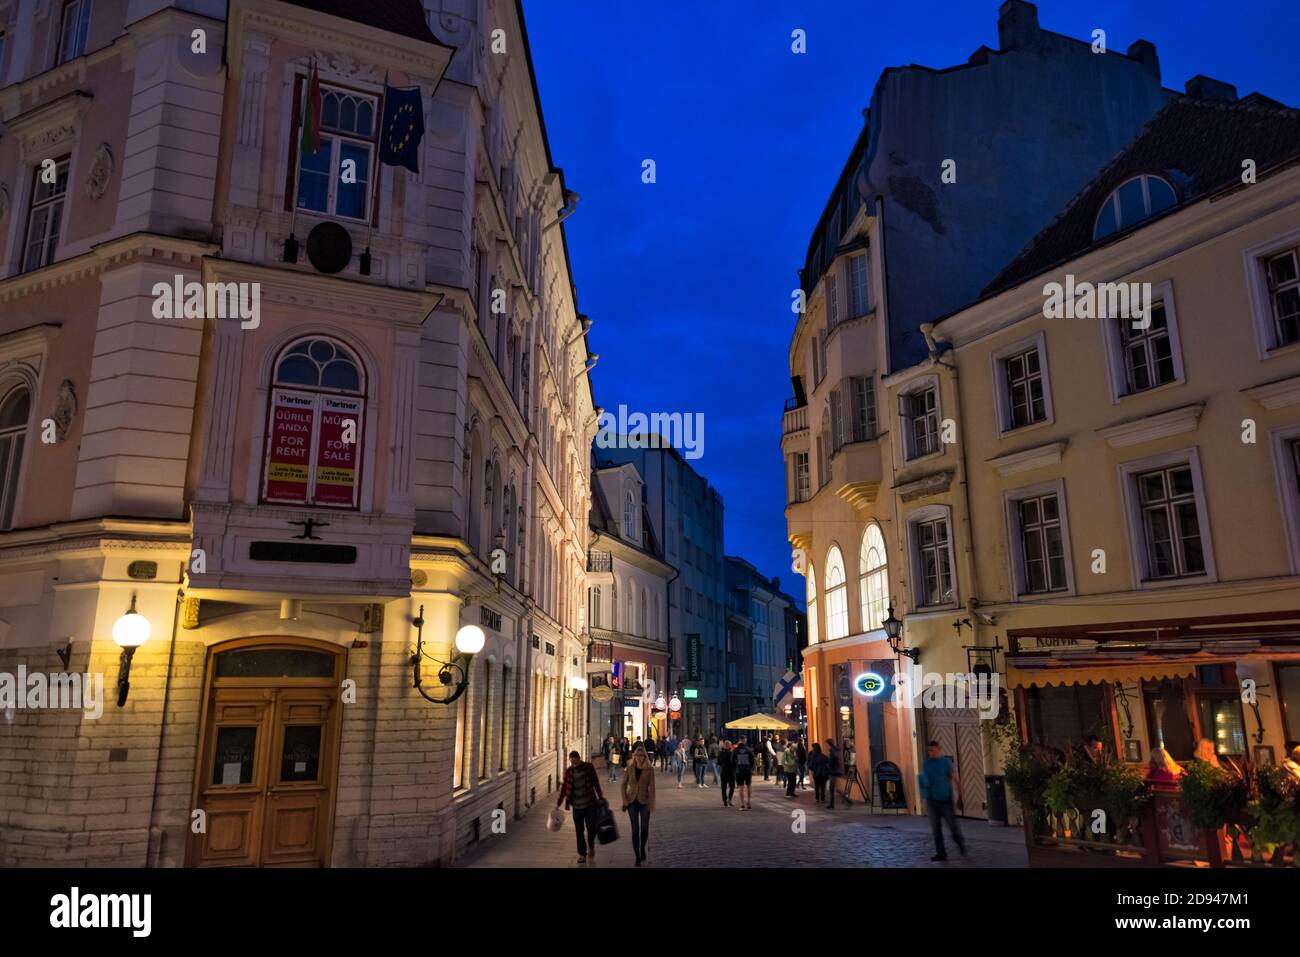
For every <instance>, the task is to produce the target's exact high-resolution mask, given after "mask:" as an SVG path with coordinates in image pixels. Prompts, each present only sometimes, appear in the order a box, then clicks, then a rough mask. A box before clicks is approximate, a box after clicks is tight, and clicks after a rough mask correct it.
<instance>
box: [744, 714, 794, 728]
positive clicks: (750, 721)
mask: <svg viewBox="0 0 1300 957" xmlns="http://www.w3.org/2000/svg"><path fill="white" fill-rule="evenodd" d="M726 727H727V728H729V729H730V730H732V731H798V730H799V728H800V725H799V723H798V722H797V721H787V720H786V719H785V718H778V717H777V716H776V715H774V714H751V715H750V716H749V717H748V718H737V719H736V720H735V721H728V722H727V724H726Z"/></svg>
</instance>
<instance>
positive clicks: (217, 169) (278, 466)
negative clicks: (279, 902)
mask: <svg viewBox="0 0 1300 957" xmlns="http://www.w3.org/2000/svg"><path fill="white" fill-rule="evenodd" d="M0 18H7V21H8V22H7V24H4V22H3V19H0V25H5V26H7V29H6V35H7V37H8V38H9V39H10V40H12V39H13V38H15V37H18V36H21V37H24V38H26V40H27V41H28V42H25V43H21V44H20V43H15V42H10V43H7V44H6V45H5V51H4V54H3V59H0V77H3V81H0V416H2V418H0V422H2V423H3V424H2V425H0V479H2V480H3V489H2V490H0V496H2V497H0V503H3V508H2V510H0V672H4V673H9V674H16V673H17V671H18V669H19V668H25V669H26V670H27V671H28V672H40V673H45V674H49V675H54V676H59V675H62V674H65V673H89V674H91V675H95V674H101V675H102V676H103V678H104V680H105V684H106V686H107V687H106V691H105V697H106V700H105V701H104V702H103V713H102V716H98V717H93V716H90V715H87V714H85V713H84V712H83V710H82V709H78V708H60V709H51V708H39V707H27V706H26V705H28V704H30V703H31V702H30V701H28V700H24V701H20V702H16V705H18V706H15V707H9V708H7V709H5V710H4V711H3V713H2V714H0V766H3V768H4V773H3V775H0V863H2V864H3V865H5V866H14V865H35V864H56V863H57V864H76V863H85V864H99V865H122V866H146V865H147V866H181V865H187V864H188V865H234V864H245V865H247V864H254V865H257V864H282V863H291V864H318V865H330V864H334V865H380V864H406V865H417V864H426V863H447V862H449V861H451V860H452V859H453V858H454V857H455V856H456V855H457V854H458V853H461V852H462V851H464V850H465V849H467V848H469V847H470V846H472V845H473V844H475V843H476V842H480V841H486V840H488V839H490V837H491V835H492V834H493V827H494V825H495V826H497V827H499V826H500V825H501V823H502V822H506V823H507V825H508V822H509V821H510V820H512V819H514V818H515V817H517V816H519V815H521V814H523V813H524V811H525V810H526V809H527V808H528V807H529V806H530V805H531V804H533V803H534V802H535V801H545V800H546V799H547V795H548V794H552V793H553V792H554V791H555V790H556V788H557V787H558V786H559V780H560V775H561V773H562V769H563V755H564V754H565V753H566V752H567V751H568V750H569V749H570V748H573V747H581V743H582V741H583V739H584V736H585V728H586V707H585V699H584V696H583V694H582V693H581V691H580V690H579V689H580V687H581V684H580V682H577V681H574V680H573V679H575V678H578V677H579V676H581V674H582V672H583V661H584V660H585V658H586V649H585V640H584V639H583V631H584V624H583V621H582V618H583V614H582V609H583V605H584V596H585V570H584V569H585V557H586V552H587V539H588V527H587V515H588V511H589V505H590V486H589V476H588V468H587V454H588V453H587V450H588V448H589V447H590V444H591V441H592V436H593V434H594V429H595V406H594V403H593V400H592V395H591V390H590V384H589V381H588V378H587V374H586V372H587V368H588V363H589V355H588V353H587V350H586V345H585V343H586V339H585V333H586V329H587V327H588V322H587V321H586V320H585V319H584V318H583V317H581V316H579V314H578V313H577V304H576V300H575V291H574V288H573V284H572V279H571V276H570V271H569V263H568V258H567V253H566V250H565V246H564V242H563V226H562V225H557V223H558V222H559V221H560V220H561V219H563V218H564V216H565V215H567V213H568V212H571V211H572V208H573V204H574V203H575V202H576V197H574V196H573V195H572V194H570V193H569V192H568V191H567V190H566V188H565V183H564V179H563V175H562V173H561V171H560V170H559V169H558V168H557V167H556V166H555V164H554V162H553V160H552V158H551V155H550V150H549V146H548V143H547V140H546V134H545V128H544V125H543V122H542V116H541V110H540V102H539V98H538V93H537V87H536V83H535V79H534V76H533V70H532V64H531V61H530V57H529V51H528V48H527V43H526V38H525V34H524V29H523V22H522V19H521V13H520V8H519V6H518V5H517V4H515V3H509V2H506V0H430V2H428V3H426V4H425V5H424V6H421V4H420V3H419V2H418V0H392V2H386V3H383V4H376V3H363V2H357V0H295V2H281V0H231V2H230V3H229V4H227V3H224V2H207V0H196V2H176V3H169V2H166V0H75V2H70V3H63V4H59V3H31V2H26V0H23V2H18V3H11V4H6V5H3V6H0ZM493 31H499V32H498V33H496V34H494V33H493ZM200 38H201V42H200ZM313 73H314V74H315V75H316V77H317V78H318V81H319V98H318V99H317V98H316V96H315V91H313V89H312V88H311V84H310V80H311V77H312V75H313ZM386 81H387V83H389V84H391V86H392V87H394V88H401V89H407V90H411V89H413V90H416V91H418V101H417V102H418V104H419V109H418V112H419V114H420V119H421V120H422V126H423V136H422V139H421V141H420V144H419V147H418V150H417V151H416V156H415V157H414V159H413V164H414V165H416V166H418V172H415V171H414V170H412V169H408V168H406V167H404V166H395V165H380V162H379V153H380V150H381V149H382V147H383V146H384V139H383V137H384V132H383V131H382V130H381V121H382V118H383V116H384V106H385V103H384V100H385V97H386V87H385V82H386ZM388 95H392V96H394V97H397V94H388ZM309 105H311V109H310V110H309V109H308V106H309ZM316 111H318V112H316ZM313 113H316V115H318V116H319V118H320V134H319V136H320V139H319V146H317V144H315V143H313V144H312V146H313V147H315V148H313V149H308V148H305V147H303V146H302V145H301V138H302V130H303V128H304V126H306V125H307V123H306V117H307V116H309V115H312V114H313ZM403 122H406V120H405V119H403ZM47 161H48V162H47ZM336 168H337V170H338V172H337V173H336V172H335V169H336ZM47 170H48V171H49V174H48V175H43V174H45V173H46V171H47ZM290 237H292V238H293V239H294V240H296V243H295V242H292V241H290ZM295 245H296V247H297V248H296V249H295V248H294V247H295ZM178 281H179V282H180V283H181V284H182V287H183V286H184V284H186V283H205V284H211V283H236V284H240V285H239V286H237V287H235V288H237V289H239V290H241V291H251V290H253V289H256V290H257V291H258V296H259V299H258V304H259V310H258V314H257V315H255V316H253V317H252V318H249V317H244V321H241V318H240V317H236V318H233V319H231V318H213V317H211V316H208V317H207V318H203V317H201V316H199V317H194V316H191V317H190V318H165V317H161V318H160V311H159V310H158V309H157V306H158V304H159V302H160V299H161V296H160V294H159V293H158V289H157V287H158V286H159V285H160V284H161V285H162V286H163V287H164V288H166V287H170V286H172V285H173V284H174V283H175V282H178ZM164 314H165V311H164ZM498 549H500V551H499V552H498V551H497V550H498ZM129 608H134V610H135V611H136V612H137V613H138V614H139V615H140V616H143V619H144V620H146V621H147V622H148V624H149V626H150V631H151V637H149V639H148V640H147V641H145V643H144V644H143V645H142V646H141V647H139V648H138V650H136V651H135V652H134V658H133V660H132V661H131V663H130V686H129V696H128V697H127V700H126V701H125V703H124V704H123V705H122V706H121V707H119V706H117V702H116V697H117V696H116V683H117V680H118V678H119V674H124V669H122V668H121V666H120V664H119V657H120V654H121V651H122V649H121V648H120V647H119V645H118V643H117V642H116V641H115V639H114V628H115V624H116V623H117V622H118V621H119V619H122V618H124V617H125V614H126V613H127V612H128V609H129ZM130 622H134V623H135V624H137V625H138V624H139V623H140V619H139V618H136V619H130V620H129V622H128V624H129V623H130ZM465 626H475V627H477V628H479V629H481V631H482V633H483V635H484V647H483V648H482V650H481V651H479V652H478V653H477V654H475V655H473V656H472V658H469V659H466V658H464V657H460V656H458V655H457V653H456V652H455V650H454V649H453V641H454V639H455V636H456V635H457V633H458V631H459V630H460V629H462V628H463V627H465ZM123 627H126V626H123ZM127 631H130V629H129V628H128V629H127ZM119 637H121V638H123V639H124V640H129V638H130V636H129V635H128V634H127V633H126V632H124V631H121V630H119ZM137 637H138V635H137ZM417 637H419V638H420V639H421V640H422V642H423V645H422V648H421V649H420V650H421V654H420V655H419V656H418V659H417V658H416V656H414V651H415V649H416V642H417ZM414 660H419V662H420V669H419V672H418V673H419V674H420V682H421V687H422V689H423V693H422V691H421V690H420V689H417V688H416V687H415V684H416V675H417V670H416V668H415V667H413V661H414ZM444 668H445V671H443V669H444ZM440 671H442V672H443V674H445V676H446V678H447V682H446V683H444V682H443V681H442V680H441V678H440ZM462 678H464V679H466V680H467V690H465V692H464V693H463V694H461V695H460V696H459V697H458V698H456V699H455V700H454V701H452V702H451V703H447V704H443V703H435V702H434V701H431V700H426V697H425V696H424V693H428V694H430V695H431V696H433V697H434V698H445V697H447V696H448V694H449V692H450V691H451V690H453V689H455V688H457V687H458V686H459V685H460V684H461V683H462V682H461V679H462ZM196 822H200V823H196Z"/></svg>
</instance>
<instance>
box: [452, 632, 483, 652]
mask: <svg viewBox="0 0 1300 957" xmlns="http://www.w3.org/2000/svg"><path fill="white" fill-rule="evenodd" d="M486 643H487V636H486V635H484V634H483V629H482V628H480V627H479V626H478V625H466V626H465V627H464V628H462V629H461V630H460V631H458V632H456V650H457V651H459V652H460V653H461V654H462V655H477V654H478V653H479V652H480V651H482V650H483V645H484V644H486Z"/></svg>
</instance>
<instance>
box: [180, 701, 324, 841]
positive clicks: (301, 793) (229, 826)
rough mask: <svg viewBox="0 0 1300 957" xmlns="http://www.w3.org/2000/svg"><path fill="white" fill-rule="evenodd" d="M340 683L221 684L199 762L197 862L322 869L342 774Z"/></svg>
mask: <svg viewBox="0 0 1300 957" xmlns="http://www.w3.org/2000/svg"><path fill="white" fill-rule="evenodd" d="M338 711H339V705H338V691H337V689H334V688H313V687H302V686H292V685H291V686H285V687H260V688H259V687H214V688H213V689H212V691H211V693H210V695H209V704H208V712H207V716H206V724H205V728H204V733H203V737H202V740H203V742H204V745H203V755H202V760H201V761H200V763H199V780H198V787H197V793H198V804H197V807H198V809H199V810H200V811H201V812H202V815H201V816H200V823H201V825H202V826H201V828H199V829H198V833H193V832H194V831H195V828H194V827H191V832H192V833H191V838H190V863H191V864H192V865H194V866H198V867H277V866H278V867H321V866H324V865H325V864H326V863H327V857H328V851H329V843H330V841H329V838H330V829H331V828H332V826H333V805H334V801H333V791H334V782H335V779H336V777H337V747H338V743H337V742H338V735H337V733H336V731H337V722H338V719H339V715H338Z"/></svg>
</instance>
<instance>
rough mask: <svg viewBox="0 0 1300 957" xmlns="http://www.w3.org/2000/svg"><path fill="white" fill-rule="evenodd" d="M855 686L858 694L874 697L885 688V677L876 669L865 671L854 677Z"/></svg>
mask: <svg viewBox="0 0 1300 957" xmlns="http://www.w3.org/2000/svg"><path fill="white" fill-rule="evenodd" d="M853 687H854V689H855V690H856V691H857V693H858V694H861V695H866V696H867V697H868V698H874V697H876V696H877V695H878V694H880V693H881V692H882V691H884V690H885V679H884V678H882V677H880V675H878V674H876V673H875V672H874V671H864V672H862V674H860V675H858V676H857V677H856V678H854V679H853Z"/></svg>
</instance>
